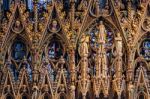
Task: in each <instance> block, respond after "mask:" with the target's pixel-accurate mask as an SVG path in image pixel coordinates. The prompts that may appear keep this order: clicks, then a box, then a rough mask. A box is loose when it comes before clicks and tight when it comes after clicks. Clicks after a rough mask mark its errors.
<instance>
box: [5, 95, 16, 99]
mask: <svg viewBox="0 0 150 99" xmlns="http://www.w3.org/2000/svg"><path fill="white" fill-rule="evenodd" d="M6 99H15V98H14V96H13V95H12V94H7V95H6Z"/></svg>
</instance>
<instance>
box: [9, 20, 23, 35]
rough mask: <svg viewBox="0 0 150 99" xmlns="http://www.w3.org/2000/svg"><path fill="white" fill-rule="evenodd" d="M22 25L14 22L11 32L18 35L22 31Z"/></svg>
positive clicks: (17, 21)
mask: <svg viewBox="0 0 150 99" xmlns="http://www.w3.org/2000/svg"><path fill="white" fill-rule="evenodd" d="M22 28H23V27H22V25H21V22H20V21H19V20H16V22H15V23H14V26H13V28H12V30H13V31H14V32H16V33H20V31H21V30H22Z"/></svg>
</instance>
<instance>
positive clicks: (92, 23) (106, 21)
mask: <svg viewBox="0 0 150 99" xmlns="http://www.w3.org/2000/svg"><path fill="white" fill-rule="evenodd" d="M101 20H102V21H104V24H105V25H106V26H108V27H109V28H111V30H113V31H114V32H119V33H120V34H121V36H122V38H123V42H124V43H125V47H126V48H127V46H126V45H127V40H126V37H125V35H124V34H122V32H120V31H119V29H118V28H117V27H116V25H115V24H114V23H112V21H111V20H109V19H107V18H105V17H102V16H101V17H99V18H95V19H93V20H92V21H91V22H90V23H89V24H87V25H86V27H85V28H84V30H82V32H81V34H79V37H78V38H77V40H79V39H80V38H81V36H82V34H83V33H84V32H86V30H88V29H89V28H91V27H93V25H96V24H98V22H99V21H101Z"/></svg>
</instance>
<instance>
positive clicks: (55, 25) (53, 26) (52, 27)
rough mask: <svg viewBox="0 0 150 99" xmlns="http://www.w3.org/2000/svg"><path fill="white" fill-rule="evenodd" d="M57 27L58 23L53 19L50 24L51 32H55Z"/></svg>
mask: <svg viewBox="0 0 150 99" xmlns="http://www.w3.org/2000/svg"><path fill="white" fill-rule="evenodd" d="M58 29H59V24H58V22H57V21H56V20H53V21H52V23H51V26H50V30H51V32H57V31H58Z"/></svg>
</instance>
